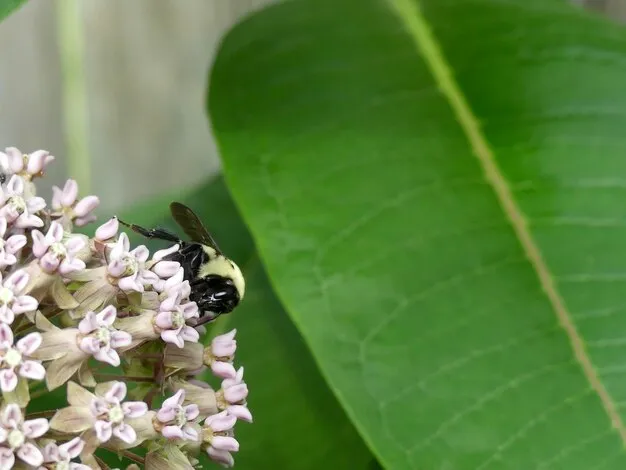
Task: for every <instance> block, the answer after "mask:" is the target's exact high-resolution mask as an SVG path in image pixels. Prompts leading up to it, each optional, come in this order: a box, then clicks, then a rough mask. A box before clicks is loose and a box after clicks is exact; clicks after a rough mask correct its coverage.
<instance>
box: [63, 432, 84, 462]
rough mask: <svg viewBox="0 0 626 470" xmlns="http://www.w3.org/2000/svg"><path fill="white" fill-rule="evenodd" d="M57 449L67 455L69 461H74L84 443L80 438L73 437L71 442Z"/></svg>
mask: <svg viewBox="0 0 626 470" xmlns="http://www.w3.org/2000/svg"><path fill="white" fill-rule="evenodd" d="M59 447H60V448H61V449H62V450H63V451H64V452H66V453H67V455H68V457H69V458H70V459H74V458H76V457H78V455H79V454H80V453H81V452H82V451H83V447H85V441H83V440H82V439H81V438H80V437H75V438H74V439H72V440H71V441H68V442H66V443H65V444H61V445H60V446H59Z"/></svg>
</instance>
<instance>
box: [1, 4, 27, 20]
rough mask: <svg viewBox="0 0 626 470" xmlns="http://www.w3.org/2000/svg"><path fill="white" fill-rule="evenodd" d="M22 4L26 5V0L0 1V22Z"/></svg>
mask: <svg viewBox="0 0 626 470" xmlns="http://www.w3.org/2000/svg"><path fill="white" fill-rule="evenodd" d="M24 3H26V0H0V21H2V20H3V19H5V18H6V17H7V16H9V15H10V14H11V13H13V12H14V11H15V10H17V9H18V8H19V7H21V6H22V5H23V4H24Z"/></svg>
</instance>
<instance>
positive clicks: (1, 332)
mask: <svg viewBox="0 0 626 470" xmlns="http://www.w3.org/2000/svg"><path fill="white" fill-rule="evenodd" d="M13 341H14V339H13V332H12V331H11V327H9V325H7V324H6V323H0V390H2V391H3V392H12V391H13V390H15V387H17V381H18V376H20V377H24V378H27V379H33V380H43V379H44V377H45V376H46V369H45V368H44V367H43V366H42V365H41V362H39V361H34V360H32V359H30V356H32V355H33V354H34V352H35V351H36V350H37V348H39V346H41V334H39V333H30V334H28V335H26V336H24V337H23V338H22V339H20V340H19V341H18V342H17V344H15V345H14V344H13Z"/></svg>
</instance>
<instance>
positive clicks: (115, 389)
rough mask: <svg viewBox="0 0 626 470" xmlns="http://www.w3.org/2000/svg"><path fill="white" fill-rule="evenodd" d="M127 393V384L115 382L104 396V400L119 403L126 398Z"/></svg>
mask: <svg viewBox="0 0 626 470" xmlns="http://www.w3.org/2000/svg"><path fill="white" fill-rule="evenodd" d="M126 391H127V390H126V384H125V383H124V382H114V383H113V385H112V386H111V388H110V389H109V390H108V392H106V394H105V395H104V399H105V400H106V401H108V402H109V403H119V402H121V401H122V400H123V399H124V397H126Z"/></svg>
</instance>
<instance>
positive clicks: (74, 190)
mask: <svg viewBox="0 0 626 470" xmlns="http://www.w3.org/2000/svg"><path fill="white" fill-rule="evenodd" d="M77 197H78V183H77V182H76V181H75V180H73V179H68V180H67V181H66V182H65V185H64V186H63V192H62V196H61V200H60V202H61V204H62V205H63V206H64V207H69V206H71V205H72V204H74V202H76V198H77Z"/></svg>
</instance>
